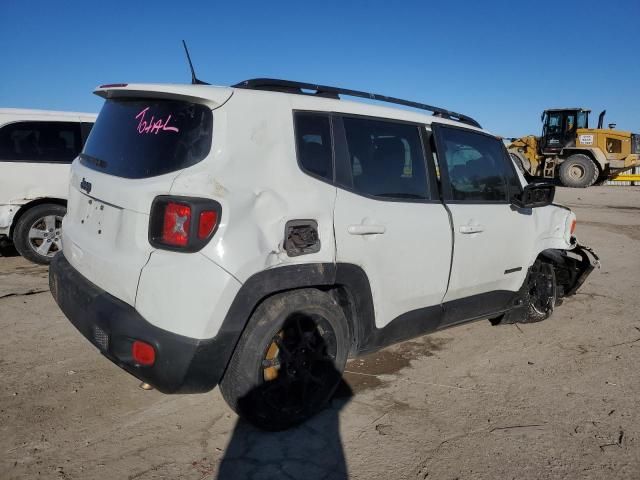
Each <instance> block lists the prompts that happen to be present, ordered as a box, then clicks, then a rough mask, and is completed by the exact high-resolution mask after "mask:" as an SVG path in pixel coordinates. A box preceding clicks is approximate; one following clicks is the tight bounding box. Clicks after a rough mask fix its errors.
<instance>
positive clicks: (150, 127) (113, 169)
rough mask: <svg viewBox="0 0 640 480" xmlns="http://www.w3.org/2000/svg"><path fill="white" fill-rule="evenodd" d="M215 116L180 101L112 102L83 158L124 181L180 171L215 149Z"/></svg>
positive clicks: (88, 164) (200, 107) (103, 113)
mask: <svg viewBox="0 0 640 480" xmlns="http://www.w3.org/2000/svg"><path fill="white" fill-rule="evenodd" d="M212 130H213V115H212V113H211V109H210V108H208V107H206V106H205V105H200V104H196V103H190V102H182V101H177V100H161V99H111V100H107V101H106V102H105V103H104V106H103V107H102V110H101V111H100V114H99V115H98V118H97V120H96V123H95V124H94V126H93V128H92V129H91V133H90V134H89V138H88V139H87V143H86V144H85V146H84V150H83V151H82V153H81V154H80V161H81V162H82V164H83V165H85V166H87V167H88V168H92V169H94V170H98V171H101V172H104V173H108V174H110V175H115V176H118V177H124V178H147V177H154V176H157V175H162V174H165V173H169V172H174V171H177V170H181V169H183V168H186V167H190V166H192V165H195V164H196V163H198V162H200V161H201V160H203V159H204V158H205V157H206V156H207V155H208V154H209V151H210V150H211V137H212Z"/></svg>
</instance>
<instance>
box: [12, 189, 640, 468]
mask: <svg viewBox="0 0 640 480" xmlns="http://www.w3.org/2000/svg"><path fill="white" fill-rule="evenodd" d="M556 198H557V201H559V202H560V203H563V204H565V205H568V206H570V207H572V208H573V209H574V210H575V211H576V213H577V215H578V229H577V234H578V237H579V239H580V240H581V242H582V243H584V244H586V245H590V246H592V247H593V248H594V249H595V250H596V252H597V253H598V254H599V255H600V257H601V261H602V268H601V269H600V270H599V271H596V272H594V273H593V274H592V276H591V277H590V278H589V279H588V281H587V283H586V284H585V285H584V286H583V288H582V290H581V291H580V292H579V294H578V295H576V296H575V297H573V298H571V299H569V300H567V301H565V303H564V304H563V305H562V306H561V307H559V308H558V309H557V310H556V312H555V314H554V316H553V317H552V318H551V319H550V320H548V321H546V322H543V323H540V324H533V325H520V326H514V325H510V326H501V327H492V326H491V325H490V324H489V322H488V321H482V322H477V323H474V324H471V325H466V326H462V327H457V328H453V329H450V330H446V331H444V332H441V333H438V334H435V335H430V336H425V337H421V338H418V339H415V340H413V341H410V342H405V343H403V344H401V345H398V346H395V347H392V348H389V349H386V350H384V351H382V352H379V353H377V354H374V355H372V356H369V357H365V358H363V359H358V360H354V361H352V362H351V363H350V365H349V366H348V370H349V371H350V372H351V373H347V374H346V376H345V380H346V382H347V384H348V386H349V387H350V388H347V387H345V388H343V391H342V393H341V395H340V396H339V397H340V398H337V399H335V400H334V401H333V404H332V408H330V409H328V410H327V411H326V412H324V413H323V414H321V415H320V416H318V417H316V418H314V419H313V420H312V421H310V422H308V423H307V424H305V425H303V426H302V427H300V428H297V429H294V430H292V431H288V432H283V433H278V434H265V433H262V432H258V431H256V430H254V429H253V428H252V427H250V426H248V425H247V424H245V423H243V422H238V419H237V417H236V416H235V415H234V414H233V413H232V412H231V411H230V410H229V409H228V408H227V406H226V404H225V403H224V402H223V400H222V397H221V396H220V393H219V392H218V391H217V390H214V391H213V392H211V393H209V394H204V395H191V396H188V395H183V396H180V395H178V396H166V395H163V394H161V393H158V392H156V391H143V390H141V389H139V388H138V383H139V382H138V381H136V380H135V379H134V378H133V377H130V376H129V375H128V374H126V373H125V372H124V371H122V370H120V369H119V368H117V367H116V366H114V365H112V364H111V363H110V362H109V361H108V360H106V359H104V358H103V357H102V356H100V355H99V354H97V351H96V350H95V349H94V348H93V347H92V346H91V345H90V344H89V343H88V342H87V341H86V340H85V339H84V338H83V337H82V336H81V335H80V334H79V333H77V332H76V331H75V329H74V328H73V327H72V326H71V325H70V324H69V323H68V322H67V320H66V319H65V317H64V316H63V315H62V313H61V312H60V311H59V310H58V308H57V306H56V305H55V303H54V301H53V299H52V298H51V295H50V294H49V293H48V287H47V269H46V268H43V267H39V266H34V265H32V264H30V263H28V262H26V261H24V260H23V259H21V258H19V257H5V258H0V328H1V334H0V378H1V380H2V381H1V387H0V478H2V479H13V478H38V477H42V478H53V479H56V478H60V479H92V478H109V479H120V478H130V479H152V478H172V479H175V478H185V479H214V478H221V479H236V478H237V479H241V478H255V479H258V478H304V479H305V480H312V479H314V478H336V479H338V478H356V479H395V478H407V479H431V478H436V479H454V478H459V479H469V478H473V479H475V478H487V479H496V478H501V479H502V478H517V479H543V478H567V479H580V478H602V479H605V478H606V479H611V478H630V479H631V478H633V479H637V478H640V416H639V415H638V410H639V407H640V376H639V375H638V365H639V364H640V313H639V312H640V291H639V288H640V255H639V254H638V252H640V187H593V188H590V189H587V190H568V189H559V190H558V194H557V197H556ZM349 390H352V391H353V393H352V394H350V393H349Z"/></svg>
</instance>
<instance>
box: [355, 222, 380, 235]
mask: <svg viewBox="0 0 640 480" xmlns="http://www.w3.org/2000/svg"><path fill="white" fill-rule="evenodd" d="M386 231H387V228H386V227H385V226H384V225H363V224H360V225H349V227H348V228H347V232H349V233H350V234H351V235H379V234H382V233H384V232H386Z"/></svg>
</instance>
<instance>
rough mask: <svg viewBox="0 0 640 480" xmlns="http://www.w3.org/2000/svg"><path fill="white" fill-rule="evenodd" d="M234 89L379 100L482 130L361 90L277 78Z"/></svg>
mask: <svg viewBox="0 0 640 480" xmlns="http://www.w3.org/2000/svg"><path fill="white" fill-rule="evenodd" d="M232 87H233V88H246V89H249V90H268V91H272V92H283V93H293V94H297V95H312V96H316V97H324V98H334V99H340V95H346V96H349V97H359V98H368V99H370V100H378V101H380V102H387V103H396V104H398V105H404V106H407V107H412V108H418V109H420V110H428V111H430V112H433V114H434V115H435V116H439V117H442V118H447V119H449V120H455V121H458V122H462V123H467V124H469V125H473V126H474V127H478V128H482V127H481V126H480V124H479V123H478V122H477V121H475V120H474V119H473V118H471V117H468V116H467V115H463V114H461V113H456V112H452V111H450V110H446V109H444V108H439V107H433V106H431V105H427V104H425V103H418V102H412V101H410V100H402V99H401V98H395V97H387V96H386V95H379V94H377V93H370V92H362V91H359V90H349V89H346V88H339V87H329V86H327V85H315V84H312V83H303V82H294V81H291V80H278V79H275V78H252V79H251V80H245V81H243V82H240V83H237V84H235V85H232Z"/></svg>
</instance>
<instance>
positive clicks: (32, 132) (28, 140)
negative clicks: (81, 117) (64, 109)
mask: <svg viewBox="0 0 640 480" xmlns="http://www.w3.org/2000/svg"><path fill="white" fill-rule="evenodd" d="M81 148H82V140H81V137H80V123H79V122H16V123H10V124H8V125H5V126H4V127H2V129H0V160H9V161H26V162H44V163H71V162H72V161H73V159H74V158H75V157H76V156H77V155H78V153H79V152H80V149H81Z"/></svg>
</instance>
